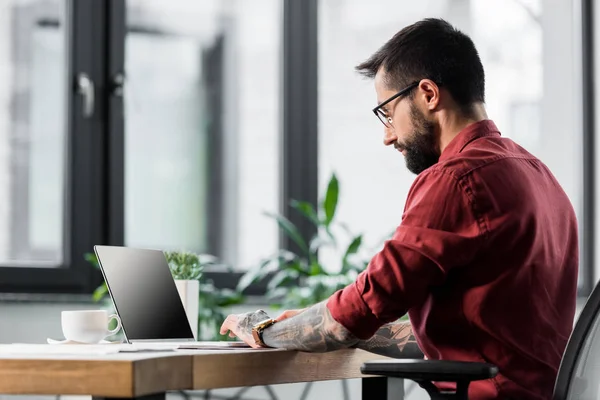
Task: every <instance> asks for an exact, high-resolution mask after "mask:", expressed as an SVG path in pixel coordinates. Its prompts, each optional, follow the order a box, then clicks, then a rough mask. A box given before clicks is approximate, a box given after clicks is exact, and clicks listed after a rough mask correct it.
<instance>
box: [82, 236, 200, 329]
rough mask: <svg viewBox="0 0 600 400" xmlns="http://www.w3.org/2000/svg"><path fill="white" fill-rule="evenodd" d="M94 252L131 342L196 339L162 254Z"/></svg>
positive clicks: (109, 249) (113, 250)
mask: <svg viewBox="0 0 600 400" xmlns="http://www.w3.org/2000/svg"><path fill="white" fill-rule="evenodd" d="M94 249H95V251H96V255H97V256H98V261H99V262H100V265H101V268H102V272H103V274H104V279H105V280H106V283H107V286H108V289H109V292H110V295H111V297H112V299H113V302H114V304H115V308H116V310H117V313H118V314H119V317H120V318H121V323H122V324H123V330H124V333H125V336H126V337H127V339H128V340H140V339H146V340H148V339H150V340H152V339H154V340H160V339H193V338H194V335H193V333H192V330H191V328H190V324H189V322H188V320H187V316H186V314H185V310H184V308H183V304H182V302H181V298H180V297H179V293H178V292H177V288H176V286H175V282H174V280H173V277H172V275H171V271H170V269H169V266H168V264H167V260H166V259H165V256H164V254H163V252H162V251H159V250H146V249H132V248H127V247H116V246H115V247H113V246H95V247H94Z"/></svg>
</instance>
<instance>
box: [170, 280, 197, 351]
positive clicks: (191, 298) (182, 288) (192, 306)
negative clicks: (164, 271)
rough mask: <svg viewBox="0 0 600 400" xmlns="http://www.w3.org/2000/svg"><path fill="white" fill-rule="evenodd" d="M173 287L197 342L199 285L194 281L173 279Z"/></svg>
mask: <svg viewBox="0 0 600 400" xmlns="http://www.w3.org/2000/svg"><path fill="white" fill-rule="evenodd" d="M175 286H177V291H178V292H179V297H181V302H182V303H183V308H184V309H185V313H186V315H187V318H188V321H189V323H190V327H191V328H192V332H193V333H194V338H195V339H196V340H198V303H199V297H200V283H199V282H198V281H195V280H179V279H175Z"/></svg>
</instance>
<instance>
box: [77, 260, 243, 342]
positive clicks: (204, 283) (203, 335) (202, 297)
mask: <svg viewBox="0 0 600 400" xmlns="http://www.w3.org/2000/svg"><path fill="white" fill-rule="evenodd" d="M164 253H165V257H166V259H167V262H168V264H169V268H170V270H171V275H172V276H173V279H174V280H175V286H176V287H177V291H178V293H179V296H180V298H181V301H182V303H183V306H184V309H185V310H186V315H187V317H188V320H189V322H190V326H191V328H192V331H193V333H194V337H195V338H196V339H197V340H228V339H229V337H228V336H227V335H221V334H220V333H219V327H220V326H221V323H222V322H223V320H224V319H225V314H226V312H225V310H224V309H225V308H226V307H229V306H232V305H235V304H240V303H242V302H243V296H242V295H241V293H240V292H238V291H234V290H230V289H218V288H216V287H215V286H214V284H213V282H212V281H211V280H210V279H208V278H207V277H206V275H205V274H204V272H205V270H206V269H207V268H211V267H219V268H226V267H225V266H223V265H222V264H220V263H219V262H218V261H217V259H216V258H215V257H214V256H211V255H208V254H195V253H193V252H189V251H165V252H164ZM85 259H86V260H87V261H88V262H90V263H91V264H92V265H94V266H95V267H96V268H99V265H98V259H97V258H96V255H95V254H94V253H86V254H85ZM107 295H108V289H107V287H106V282H103V283H102V284H101V285H100V286H98V287H97V288H96V290H94V293H93V294H92V299H93V300H94V301H96V302H100V301H103V300H104V299H106V297H107Z"/></svg>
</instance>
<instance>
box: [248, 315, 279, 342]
mask: <svg viewBox="0 0 600 400" xmlns="http://www.w3.org/2000/svg"><path fill="white" fill-rule="evenodd" d="M275 322H277V321H276V320H274V319H272V318H269V319H265V320H264V321H261V322H259V323H258V324H256V325H254V326H253V327H252V337H253V338H254V343H256V344H257V345H259V346H260V347H267V345H266V344H265V342H263V338H262V334H263V331H264V330H265V329H266V328H268V327H269V326H271V325H273V324H274V323H275Z"/></svg>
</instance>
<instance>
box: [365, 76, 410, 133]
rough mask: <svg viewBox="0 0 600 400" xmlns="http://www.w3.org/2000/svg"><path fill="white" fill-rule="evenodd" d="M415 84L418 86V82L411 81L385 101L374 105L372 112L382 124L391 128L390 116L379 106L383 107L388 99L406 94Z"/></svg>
mask: <svg viewBox="0 0 600 400" xmlns="http://www.w3.org/2000/svg"><path fill="white" fill-rule="evenodd" d="M417 86H419V82H413V83H411V84H410V85H408V86H407V87H405V88H404V89H402V90H401V91H399V92H398V93H396V94H395V95H393V96H392V97H390V98H389V99H387V100H386V101H384V102H383V103H381V104H379V105H378V106H377V107H375V108H374V109H373V113H374V114H375V115H376V116H377V118H379V120H380V121H381V122H382V123H383V125H385V126H386V127H387V128H391V127H392V117H390V116H388V115H387V113H386V112H385V111H384V110H382V109H381V108H382V107H384V106H385V105H386V104H388V103H389V102H390V101H392V100H394V99H397V98H398V97H400V96H403V95H405V94H407V93H408V92H410V91H411V90H413V89H414V88H416V87H417Z"/></svg>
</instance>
